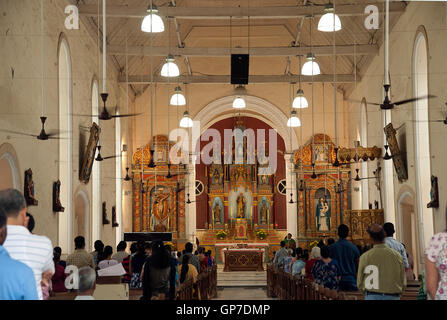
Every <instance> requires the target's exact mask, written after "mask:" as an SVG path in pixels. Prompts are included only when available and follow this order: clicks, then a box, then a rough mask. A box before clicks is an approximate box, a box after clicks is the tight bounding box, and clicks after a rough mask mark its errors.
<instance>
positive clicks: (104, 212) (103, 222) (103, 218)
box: [102, 202, 110, 224]
mask: <svg viewBox="0 0 447 320" xmlns="http://www.w3.org/2000/svg"><path fill="white" fill-rule="evenodd" d="M102 224H110V221H109V220H108V219H107V208H106V203H105V202H103V203H102Z"/></svg>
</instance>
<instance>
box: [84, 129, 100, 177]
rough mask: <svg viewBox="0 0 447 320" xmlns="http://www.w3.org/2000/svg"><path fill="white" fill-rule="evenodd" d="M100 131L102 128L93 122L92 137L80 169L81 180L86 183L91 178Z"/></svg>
mask: <svg viewBox="0 0 447 320" xmlns="http://www.w3.org/2000/svg"><path fill="white" fill-rule="evenodd" d="M100 132H101V129H100V128H99V126H98V125H97V124H96V123H94V122H93V124H92V126H91V128H90V138H89V140H88V144H87V148H86V150H85V153H84V156H83V159H82V165H81V169H80V170H79V180H80V181H81V182H83V183H85V184H87V183H88V182H89V180H90V175H91V173H92V167H93V161H95V154H96V147H97V145H98V141H99V133H100Z"/></svg>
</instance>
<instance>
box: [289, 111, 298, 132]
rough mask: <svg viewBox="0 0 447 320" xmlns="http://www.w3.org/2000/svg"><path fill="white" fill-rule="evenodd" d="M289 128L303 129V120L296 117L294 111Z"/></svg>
mask: <svg viewBox="0 0 447 320" xmlns="http://www.w3.org/2000/svg"><path fill="white" fill-rule="evenodd" d="M287 126H288V127H291V128H296V127H301V120H300V119H299V118H298V117H297V116H296V111H292V112H291V114H290V118H289V120H287Z"/></svg>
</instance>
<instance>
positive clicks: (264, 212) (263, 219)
mask: <svg viewBox="0 0 447 320" xmlns="http://www.w3.org/2000/svg"><path fill="white" fill-rule="evenodd" d="M268 214H269V209H268V207H267V203H266V202H265V201H264V202H263V204H262V208H261V219H260V222H261V224H265V223H267V217H268Z"/></svg>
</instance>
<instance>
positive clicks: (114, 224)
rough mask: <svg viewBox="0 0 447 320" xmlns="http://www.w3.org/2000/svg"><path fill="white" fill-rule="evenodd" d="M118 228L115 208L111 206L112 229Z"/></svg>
mask: <svg viewBox="0 0 447 320" xmlns="http://www.w3.org/2000/svg"><path fill="white" fill-rule="evenodd" d="M118 226H119V224H118V222H117V221H116V207H115V206H113V207H112V227H113V228H116V227H118Z"/></svg>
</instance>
